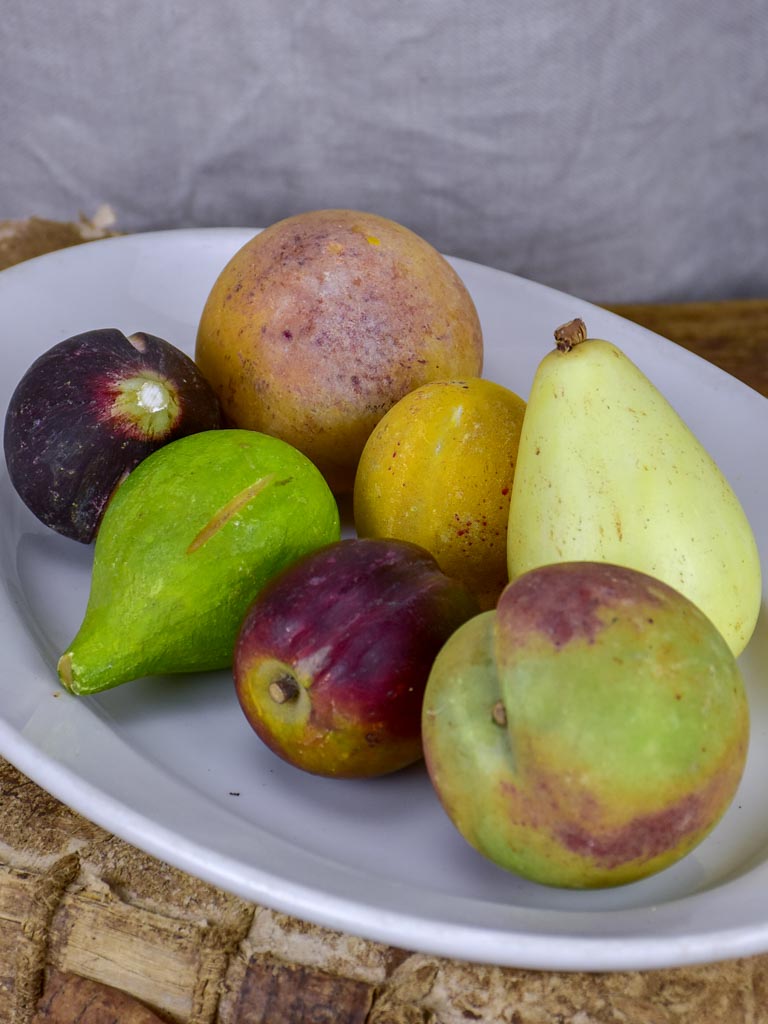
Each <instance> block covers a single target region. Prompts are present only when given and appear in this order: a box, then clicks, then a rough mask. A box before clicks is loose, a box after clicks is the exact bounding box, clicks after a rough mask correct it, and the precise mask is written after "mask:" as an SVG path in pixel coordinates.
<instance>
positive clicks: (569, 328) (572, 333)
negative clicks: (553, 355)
mask: <svg viewBox="0 0 768 1024" xmlns="http://www.w3.org/2000/svg"><path fill="white" fill-rule="evenodd" d="M586 340H587V325H586V324H585V323H584V321H583V320H582V319H581V317H578V316H577V317H576V319H575V320H569V321H568V323H567V324H561V325H560V327H558V328H557V330H556V331H555V342H556V343H557V350H558V352H570V351H571V349H572V348H573V347H574V345H580V344H581V343H582V341H586Z"/></svg>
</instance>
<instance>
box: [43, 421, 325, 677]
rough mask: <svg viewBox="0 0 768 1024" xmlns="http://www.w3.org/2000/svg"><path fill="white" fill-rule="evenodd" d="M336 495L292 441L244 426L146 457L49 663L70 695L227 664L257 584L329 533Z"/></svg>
mask: <svg viewBox="0 0 768 1024" xmlns="http://www.w3.org/2000/svg"><path fill="white" fill-rule="evenodd" d="M339 536H340V523H339V511H338V507H337V505H336V501H335V499H334V497H333V495H332V493H331V491H330V490H329V488H328V485H327V484H326V483H325V480H324V479H323V477H322V475H321V474H320V472H319V470H318V469H317V468H316V467H315V466H314V465H313V463H312V462H310V461H309V459H307V458H306V456H304V455H302V454H301V453H300V452H299V451H298V450H297V449H295V448H294V447H293V446H291V445H289V444H287V443H286V442H285V441H281V440H279V439H277V438H274V437H269V436H267V435H266V434H261V433H257V432H256V431H250V430H237V429H233V430H213V431H203V432H201V433H198V434H193V435H190V436H188V437H184V438H181V439H179V440H177V441H173V442H171V443H170V444H168V445H166V446H165V447H163V448H161V449H159V450H158V451H156V452H154V453H153V454H152V455H150V456H149V457H148V458H146V459H145V460H144V461H143V462H142V463H140V465H139V466H138V467H137V468H136V469H135V470H134V471H133V473H131V474H130V476H129V477H127V479H126V480H125V481H124V482H123V483H122V484H121V485H120V487H119V488H118V490H117V492H116V493H115V495H114V497H113V499H112V501H111V502H110V504H109V505H108V507H107V510H106V513H105V515H104V518H103V520H102V523H101V526H100V529H99V532H98V534H97V537H96V544H95V547H94V561H93V573H92V578H91V590H90V595H89V598H88V605H87V608H86V612H85V617H84V619H83V622H82V625H81V626H80V630H79V631H78V633H77V636H76V637H75V638H74V640H73V641H72V643H71V644H70V645H69V647H68V648H67V650H66V651H65V652H64V654H62V656H61V658H60V659H59V663H58V672H59V677H60V679H61V681H62V682H63V683H64V685H65V686H66V687H67V689H68V690H70V691H71V692H72V693H76V694H87V693H96V692H98V691H101V690H106V689H108V688H110V687H113V686H117V685H119V684H120V683H124V682H128V681H129V680H131V679H136V678H138V677H140V676H146V675H153V674H159V673H176V672H198V671H206V670H210V669H221V668H226V667H228V666H229V665H231V664H232V658H233V653H234V642H235V636H236V634H237V630H238V628H239V626H240V623H241V621H242V619H243V616H244V615H245V612H246V610H247V608H248V606H249V605H250V604H251V602H252V601H253V600H254V598H255V597H256V595H257V594H258V592H259V591H260V590H261V588H262V587H263V586H264V584H265V583H267V581H268V580H270V579H271V578H272V577H273V576H274V575H276V574H277V573H278V572H279V571H280V570H282V569H283V568H285V567H286V566H288V565H289V564H291V563H292V562H294V561H295V560H296V559H297V558H300V557H301V556H302V555H305V554H308V553H309V552H311V551H314V550H315V549H316V548H319V547H321V546H323V545H325V544H329V543H332V542H333V541H336V540H338V539H339Z"/></svg>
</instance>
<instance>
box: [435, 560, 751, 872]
mask: <svg viewBox="0 0 768 1024" xmlns="http://www.w3.org/2000/svg"><path fill="white" fill-rule="evenodd" d="M422 738H423V743H424V753H425V758H426V763H427V767H428V770H429V774H430V778H431V779H432V781H433V783H434V785H435V788H436V790H437V792H438V794H439V796H440V798H441V801H442V803H443V805H444V807H445V809H446V811H447V812H448V814H449V816H450V818H451V819H452V821H453V823H454V824H455V825H456V827H457V829H458V830H459V832H460V833H461V834H462V835H463V836H464V838H465V839H467V841H468V842H470V843H471V844H472V845H473V846H475V847H476V848H477V849H478V850H480V851H481V852H482V853H483V854H485V855H486V856H487V857H489V858H490V859H491V860H493V861H495V862H496V863H498V864H499V865H501V866H502V867H504V868H507V869H508V870H510V871H513V872H516V873H518V874H520V875H523V876H525V877H527V878H530V879H532V880H534V881H537V882H542V883H546V884H549V885H555V886H566V887H572V888H595V887H601V886H610V885H619V884H623V883H626V882H632V881H635V880H636V879H640V878H644V877H646V876H648V875H651V874H653V873H655V872H657V871H660V870H661V869H662V868H666V867H668V866H669V865H671V864H673V863H675V862H676V861H677V860H679V859H680V858H681V857H682V856H683V855H684V854H686V853H688V852H689V851H690V850H692V849H693V848H694V847H695V846H696V845H697V844H698V843H699V842H701V840H702V839H703V838H704V837H705V836H706V835H707V834H708V833H709V832H710V831H711V830H712V828H713V827H714V826H715V825H716V824H717V822H718V821H719V819H720V818H721V817H722V815H723V814H724V812H725V810H726V809H727V807H728V806H729V804H730V803H731V801H732V799H733V797H734V794H735V792H736V788H737V786H738V784H739V780H740V777H741V774H742V771H743V768H744V763H745V758H746V753H747V745H748V739H749V708H748V705H747V699H746V695H745V691H744V686H743V683H742V679H741V676H740V674H739V669H738V667H737V664H736V659H735V658H734V656H733V654H732V653H731V651H730V649H729V648H728V645H727V644H726V642H725V640H724V639H723V638H722V636H721V635H720V634H719V633H718V631H717V630H716V628H715V627H714V626H713V625H712V623H711V622H710V621H709V619H707V618H706V617H705V616H704V615H703V613H702V612H700V611H699V609H698V608H696V606H695V605H693V604H692V603H691V602H690V601H689V600H688V599H687V598H685V597H683V595H682V594H680V593H678V592H677V591H675V590H673V589H672V588H671V587H668V586H667V585H666V584H665V583H661V582H660V581H658V580H655V579H653V578H651V577H650V576H646V575H645V574H643V573H640V572H637V571H635V570H633V569H626V568H623V567H619V566H614V565H610V564H608V563H597V562H594V563H590V562H562V563H559V564H556V565H548V566H542V567H540V568H538V569H533V570H531V571H529V572H528V573H525V574H523V575H522V576H519V577H518V578H517V579H516V580H514V581H513V582H512V583H510V584H509V585H508V586H507V587H506V589H505V590H504V593H503V594H502V596H501V598H500V600H499V603H498V606H497V608H496V610H495V611H487V612H484V613H483V614H482V615H479V616H476V617H475V618H473V619H471V620H470V621H469V622H468V623H466V624H465V625H463V626H461V627H460V628H459V629H458V630H457V631H456V632H455V633H454V634H453V635H452V636H451V637H450V639H449V640H448V641H447V643H446V644H445V646H444V647H443V648H442V650H441V651H440V654H439V655H438V656H437V659H436V660H435V662H434V664H433V667H432V671H431V673H430V676H429V681H428V683H427V688H426V692H425V697H424V706H423V719H422Z"/></svg>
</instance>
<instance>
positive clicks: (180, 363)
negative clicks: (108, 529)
mask: <svg viewBox="0 0 768 1024" xmlns="http://www.w3.org/2000/svg"><path fill="white" fill-rule="evenodd" d="M223 425H224V422H223V418H222V413H221V408H220V406H219V402H218V399H217V398H216V396H215V394H214V392H213V390H212V388H211V387H210V385H209V384H208V382H207V381H206V380H205V378H204V377H203V375H202V374H201V373H200V371H199V369H198V368H197V366H196V365H195V363H194V362H193V361H192V359H190V357H189V356H187V355H185V354H184V353H183V352H181V351H180V350H179V349H178V348H176V347H175V346H174V345H172V344H170V342H167V341H164V340H163V339H162V338H156V337H154V336H153V335H151V334H144V333H138V334H132V335H130V336H129V337H126V336H125V335H124V334H123V333H122V332H121V331H118V330H114V329H113V328H104V329H101V330H94V331H86V332H85V333H83V334H77V335H75V336H74V337H71V338H67V339H66V340H65V341H61V342H59V343H58V344H57V345H54V346H53V347H52V348H50V349H49V350H48V351H47V352H45V353H44V354H43V355H41V356H40V357H39V358H38V359H36V360H35V362H34V363H32V365H31V366H30V367H29V369H28V370H27V372H26V373H25V374H24V376H23V377H22V378H21V380H20V381H19V383H18V385H17V387H16V390H15V391H14V393H13V395H12V396H11V400H10V403H9V405H8V410H7V413H6V417H5V434H4V446H5V461H6V464H7V466H8V473H9V476H10V479H11V483H12V484H13V486H14V487H15V488H16V491H17V492H18V494H19V496H20V497H21V499H22V501H23V502H24V504H25V505H26V506H27V507H28V508H29V509H30V511H31V512H33V513H34V514H35V515H36V516H37V518H38V519H39V520H40V521H41V522H43V523H45V525H46V526H49V527H50V528H51V529H52V530H55V531H56V532H57V533H61V534H63V535H64V536H65V537H70V538H72V539H73V540H78V541H81V542H82V543H84V544H88V543H90V542H91V541H92V540H93V538H94V536H95V535H96V531H97V530H98V527H99V524H100V522H101V518H102V516H103V514H104V510H105V509H106V506H107V503H108V502H109V499H110V497H111V495H112V494H113V492H114V490H115V488H116V487H117V486H118V484H120V482H121V481H122V480H123V479H124V478H125V477H126V476H127V475H128V473H130V471H131V470H132V469H133V468H134V467H135V466H137V465H138V463H139V462H141V461H142V460H143V459H144V458H146V456H147V455H149V454H150V453H151V452H153V451H155V450H156V449H157V448H160V447H162V446H163V445H165V444H167V443H168V442H169V441H173V440H175V439H176V438H179V437H183V436H184V435H186V434H194V433H197V432H199V431H201V430H212V429H216V428H218V427H222V426H223Z"/></svg>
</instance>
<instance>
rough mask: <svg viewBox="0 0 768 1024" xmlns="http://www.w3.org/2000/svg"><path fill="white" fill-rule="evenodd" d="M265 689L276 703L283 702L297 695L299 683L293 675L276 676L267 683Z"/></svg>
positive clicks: (293, 698) (294, 698)
mask: <svg viewBox="0 0 768 1024" xmlns="http://www.w3.org/2000/svg"><path fill="white" fill-rule="evenodd" d="M267 691H268V693H269V696H270V697H271V698H272V700H273V701H274V702H275V703H276V704H285V703H287V702H288V701H291V700H296V698H297V697H298V696H299V684H298V683H297V682H296V680H295V679H294V678H293V676H289V675H283V676H278V677H277V679H273V680H272V682H271V683H270V684H269V686H268V687H267Z"/></svg>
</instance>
